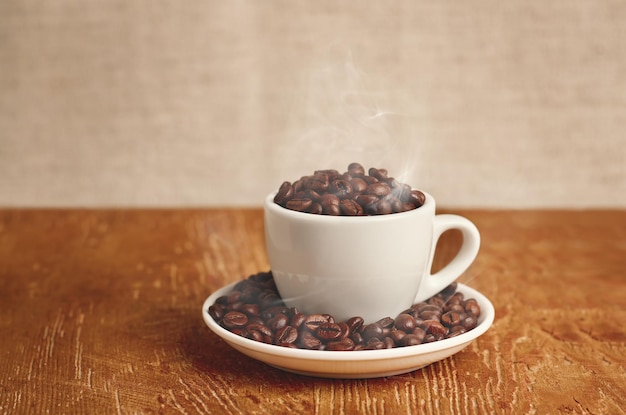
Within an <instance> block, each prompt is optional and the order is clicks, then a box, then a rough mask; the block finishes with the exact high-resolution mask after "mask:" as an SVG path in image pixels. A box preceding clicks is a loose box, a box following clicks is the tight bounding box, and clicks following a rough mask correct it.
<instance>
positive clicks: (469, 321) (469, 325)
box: [462, 314, 478, 330]
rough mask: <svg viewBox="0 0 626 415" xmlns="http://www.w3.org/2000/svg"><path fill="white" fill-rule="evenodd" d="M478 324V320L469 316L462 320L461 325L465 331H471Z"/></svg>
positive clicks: (473, 316)
mask: <svg viewBox="0 0 626 415" xmlns="http://www.w3.org/2000/svg"><path fill="white" fill-rule="evenodd" d="M477 324H478V318H476V316H475V315H473V314H469V315H468V316H467V317H465V318H464V319H463V322H462V325H463V327H464V328H465V329H466V330H471V329H473V328H474V327H476V325H477Z"/></svg>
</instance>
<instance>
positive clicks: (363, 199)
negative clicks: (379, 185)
mask: <svg viewBox="0 0 626 415" xmlns="http://www.w3.org/2000/svg"><path fill="white" fill-rule="evenodd" d="M355 200H356V202H357V203H358V204H359V205H361V207H362V208H363V209H366V208H368V207H369V206H371V205H374V204H376V203H378V200H379V199H378V196H375V195H368V194H360V195H358V196H357V197H356V199H355Z"/></svg>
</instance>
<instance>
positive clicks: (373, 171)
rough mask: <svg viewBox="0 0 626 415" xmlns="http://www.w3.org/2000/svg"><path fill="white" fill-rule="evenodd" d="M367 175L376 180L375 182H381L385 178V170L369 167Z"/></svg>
mask: <svg viewBox="0 0 626 415" xmlns="http://www.w3.org/2000/svg"><path fill="white" fill-rule="evenodd" d="M367 174H369V175H370V176H372V177H374V178H376V180H380V181H383V180H385V179H386V178H387V170H385V169H377V168H375V167H370V168H369V170H368V171H367Z"/></svg>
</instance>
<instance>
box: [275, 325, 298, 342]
mask: <svg viewBox="0 0 626 415" xmlns="http://www.w3.org/2000/svg"><path fill="white" fill-rule="evenodd" d="M297 339H298V330H297V329H296V328H295V327H291V326H285V327H283V328H281V329H278V331H276V342H277V343H295V341H296V340H297Z"/></svg>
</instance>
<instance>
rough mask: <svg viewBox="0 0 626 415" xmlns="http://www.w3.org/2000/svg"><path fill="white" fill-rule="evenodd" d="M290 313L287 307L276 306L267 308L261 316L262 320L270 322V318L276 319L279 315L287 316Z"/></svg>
mask: <svg viewBox="0 0 626 415" xmlns="http://www.w3.org/2000/svg"><path fill="white" fill-rule="evenodd" d="M288 313H289V309H288V308H287V307H285V306H281V305H275V306H269V307H265V308H264V309H263V311H262V312H261V314H260V315H261V318H263V319H265V320H269V319H270V318H272V317H275V316H277V315H279V314H284V315H287V314H288Z"/></svg>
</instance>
